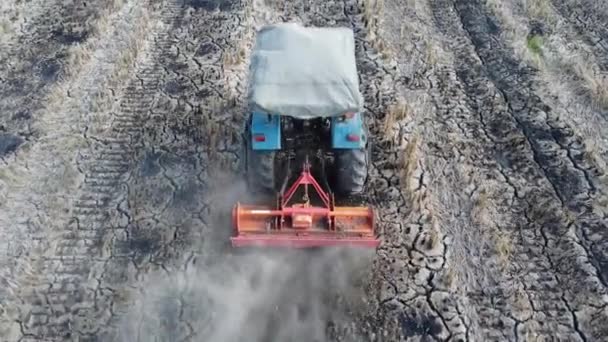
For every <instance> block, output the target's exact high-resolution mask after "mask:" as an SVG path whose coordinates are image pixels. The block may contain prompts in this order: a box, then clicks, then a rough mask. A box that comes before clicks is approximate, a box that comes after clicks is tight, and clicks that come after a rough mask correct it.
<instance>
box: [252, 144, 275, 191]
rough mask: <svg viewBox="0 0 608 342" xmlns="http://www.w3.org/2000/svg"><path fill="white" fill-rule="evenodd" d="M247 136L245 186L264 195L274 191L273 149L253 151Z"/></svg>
mask: <svg viewBox="0 0 608 342" xmlns="http://www.w3.org/2000/svg"><path fill="white" fill-rule="evenodd" d="M246 136H247V154H246V169H245V171H246V173H247V186H248V187H249V188H250V189H251V190H252V191H255V192H259V193H262V194H265V195H274V193H275V162H274V161H275V155H276V152H275V151H255V150H253V148H252V146H251V139H250V138H249V137H250V135H249V134H246Z"/></svg>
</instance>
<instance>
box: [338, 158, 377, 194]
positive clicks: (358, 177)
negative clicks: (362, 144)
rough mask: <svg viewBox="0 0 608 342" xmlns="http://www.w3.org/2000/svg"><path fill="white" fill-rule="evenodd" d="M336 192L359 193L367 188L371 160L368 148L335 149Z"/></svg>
mask: <svg viewBox="0 0 608 342" xmlns="http://www.w3.org/2000/svg"><path fill="white" fill-rule="evenodd" d="M334 155H335V178H334V179H335V183H336V184H335V192H336V193H337V194H339V195H358V194H361V193H362V192H363V191H364V190H365V183H366V182H367V168H368V164H369V162H370V160H369V159H370V158H369V150H368V149H367V148H362V149H355V150H337V151H335V154H334Z"/></svg>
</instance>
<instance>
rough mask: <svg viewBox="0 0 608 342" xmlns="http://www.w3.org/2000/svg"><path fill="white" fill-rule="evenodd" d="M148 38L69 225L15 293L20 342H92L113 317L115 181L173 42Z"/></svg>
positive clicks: (173, 14) (118, 264) (117, 220)
mask: <svg viewBox="0 0 608 342" xmlns="http://www.w3.org/2000/svg"><path fill="white" fill-rule="evenodd" d="M180 11H181V6H179V5H177V4H174V3H171V4H168V5H167V6H166V8H165V9H164V12H163V14H162V19H163V22H165V23H166V24H169V25H171V24H172V22H173V21H175V19H176V18H177V16H178V15H179V13H180ZM153 39H154V43H153V45H154V47H153V50H152V51H151V52H150V55H149V57H150V58H149V59H147V60H145V61H143V62H142V63H141V64H140V65H139V66H138V68H137V71H136V73H137V75H138V76H137V79H135V80H133V81H131V83H130V84H129V85H128V86H127V87H126V88H125V93H124V98H123V100H122V102H121V104H120V106H119V109H118V110H117V112H116V113H115V114H114V115H113V117H114V119H115V121H114V122H113V125H112V127H111V128H110V130H109V131H108V133H107V136H105V137H98V138H97V139H95V140H92V141H91V143H92V145H93V146H94V147H92V150H93V156H92V159H91V160H90V161H89V162H87V163H86V164H88V165H87V166H88V171H87V172H86V174H85V180H84V184H83V186H82V188H81V190H80V195H79V199H78V200H77V201H76V202H75V205H74V209H73V212H72V214H73V218H72V220H71V223H70V224H69V225H68V226H67V227H65V230H63V231H58V232H56V236H55V237H54V239H53V241H54V242H53V243H51V246H52V248H50V250H49V251H47V253H46V255H45V256H44V257H43V258H42V259H40V260H38V261H37V262H38V266H39V269H38V270H37V273H36V274H37V275H38V276H37V277H36V278H35V279H33V280H32V281H31V283H32V284H31V285H32V286H31V288H32V290H31V291H28V293H24V294H22V295H21V298H22V300H23V303H22V305H21V312H20V318H19V319H18V322H19V324H20V326H21V332H22V338H21V339H20V340H19V341H30V340H38V339H42V340H45V341H59V340H61V341H64V340H79V341H82V340H95V339H96V337H98V336H103V329H104V327H105V326H106V324H108V323H110V322H111V320H112V319H113V316H115V315H116V312H115V311H114V310H115V308H114V305H115V304H116V303H115V302H116V300H117V298H118V297H120V296H121V294H122V293H121V291H124V290H121V288H120V287H121V285H124V284H125V281H127V280H129V278H128V277H126V273H125V272H126V271H127V270H128V266H129V263H130V262H131V261H130V259H129V256H130V252H129V251H128V248H123V249H122V250H121V249H120V248H117V247H119V246H121V245H120V239H119V238H120V237H124V235H127V236H128V235H129V234H130V230H132V229H133V226H132V225H130V224H129V223H130V222H128V218H127V220H126V221H125V220H121V219H122V217H121V216H122V215H121V213H120V208H119V207H118V206H119V205H120V199H121V197H123V196H124V195H121V194H122V193H124V190H125V188H126V187H127V185H126V184H125V183H124V182H123V181H121V178H123V177H122V176H124V175H125V172H126V171H127V170H128V169H129V167H130V166H131V160H132V158H133V153H134V148H135V147H136V146H133V145H132V142H133V141H137V139H138V136H140V135H141V121H142V120H143V119H144V118H143V114H145V112H146V111H147V108H149V107H150V104H151V99H152V98H154V94H155V92H156V91H157V90H156V89H157V87H158V84H159V81H160V75H161V72H162V66H161V65H159V63H158V60H159V58H161V57H162V56H163V55H166V54H167V51H169V49H170V48H171V46H172V44H173V42H172V41H171V36H170V35H169V32H166V31H161V32H155V33H154V38H153ZM117 197H118V201H117ZM116 212H118V214H117V213H116ZM125 247H128V246H125Z"/></svg>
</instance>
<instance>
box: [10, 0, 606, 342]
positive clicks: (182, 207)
mask: <svg viewBox="0 0 608 342" xmlns="http://www.w3.org/2000/svg"><path fill="white" fill-rule="evenodd" d="M0 11H2V12H1V13H2V17H1V18H0V33H1V34H2V36H1V38H0V44H1V45H0V47H1V48H0V60H2V61H3V63H2V66H1V67H0V124H1V126H0V160H1V163H0V232H1V233H2V239H0V240H1V241H0V252H1V254H0V340H2V341H243V340H247V341H410V340H411V341H537V340H538V341H547V340H550V341H554V340H556V341H603V340H607V339H608V329H607V328H606V325H605V324H604V321H605V320H606V318H608V305H607V304H608V293H607V285H608V254H607V253H608V252H607V250H608V249H607V248H606V247H607V243H608V242H607V240H606V236H605V235H606V234H608V230H607V229H606V228H607V225H608V220H607V217H608V210H607V209H606V208H607V206H608V200H607V197H606V189H607V186H608V182H607V178H606V171H607V168H606V162H607V161H608V141H607V140H606V137H605V136H606V132H608V129H607V126H608V123H607V122H606V118H607V117H608V93H607V92H606V89H608V87H607V86H608V75H607V70H606V67H607V66H608V64H607V63H606V56H607V55H606V53H607V49H608V45H607V44H606V39H608V32H607V31H606V29H605V25H603V23H605V22H606V20H605V19H606V18H608V9H607V8H605V6H601V5H598V4H596V3H595V2H593V1H580V2H575V1H569V0H554V1H549V0H528V1H520V0H511V1H507V2H501V1H492V0H486V1H481V0H479V1H477V0H471V1H464V0H436V1H431V2H423V1H416V0H400V1H397V0H384V1H382V0H376V1H373V0H343V1H338V0H333V1H321V0H302V1H283V0H265V1H264V0H147V1H144V2H136V1H128V0H124V1H119V0H114V1H109V2H107V3H105V2H104V4H103V5H102V4H97V3H96V2H85V1H67V2H66V1H29V2H23V1H13V2H11V3H10V4H6V5H5V4H2V5H0ZM288 21H297V22H301V23H303V24H306V25H314V26H345V27H350V28H352V29H353V30H354V32H355V37H356V56H357V61H358V68H359V72H360V75H361V90H362V92H363V94H364V97H365V101H366V105H365V113H364V114H365V116H366V118H367V120H368V123H369V127H370V130H371V132H372V138H373V150H372V159H373V160H372V162H373V165H372V167H371V170H370V182H369V185H368V196H369V202H370V204H371V205H373V206H374V207H375V208H376V209H377V211H378V221H379V222H378V225H379V228H380V230H381V238H382V244H381V246H380V247H379V248H378V250H377V251H369V252H354V251H348V250H331V251H325V252H306V251H299V252H293V253H282V252H278V251H277V252H269V253H264V252H248V253H242V252H239V251H234V250H232V249H231V248H230V246H229V243H228V237H229V236H230V234H231V231H230V209H231V207H232V205H233V204H234V202H235V201H237V200H239V201H244V199H246V197H247V195H248V194H247V193H246V188H245V185H244V182H243V179H244V178H243V176H242V169H241V166H242V165H241V159H242V158H241V156H242V137H241V133H242V130H243V123H244V119H245V117H246V112H245V111H246V93H247V63H248V58H249V53H250V49H251V46H252V44H253V41H254V38H255V32H256V30H257V29H259V28H260V27H261V26H263V25H264V24H270V23H276V22H288Z"/></svg>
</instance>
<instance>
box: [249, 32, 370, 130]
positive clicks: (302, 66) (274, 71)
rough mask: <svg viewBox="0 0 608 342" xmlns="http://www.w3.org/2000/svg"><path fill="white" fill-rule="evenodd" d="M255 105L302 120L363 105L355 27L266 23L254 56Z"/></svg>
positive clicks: (251, 89)
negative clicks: (352, 28)
mask: <svg viewBox="0 0 608 342" xmlns="http://www.w3.org/2000/svg"><path fill="white" fill-rule="evenodd" d="M249 71H250V79H249V102H250V105H251V106H252V108H251V109H252V110H255V111H262V112H266V113H271V114H280V115H288V116H293V117H297V118H301V119H309V118H313V117H320V116H323V117H328V116H338V115H341V114H343V113H345V112H356V111H360V110H362V107H363V98H362V96H361V93H360V91H359V78H358V75H357V67H356V61H355V40H354V35H353V31H352V30H350V29H347V28H316V27H303V26H301V25H300V24H296V23H288V24H276V25H269V26H266V27H264V28H262V29H261V30H260V31H259V32H258V34H257V38H256V44H255V47H254V50H253V52H252V56H251V64H250V69H249Z"/></svg>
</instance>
